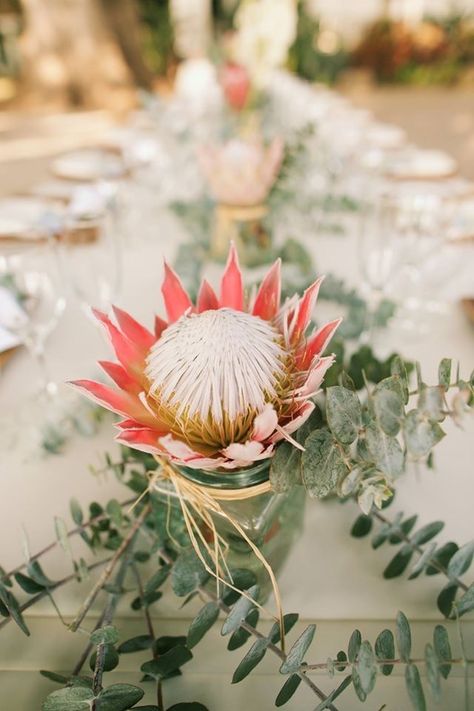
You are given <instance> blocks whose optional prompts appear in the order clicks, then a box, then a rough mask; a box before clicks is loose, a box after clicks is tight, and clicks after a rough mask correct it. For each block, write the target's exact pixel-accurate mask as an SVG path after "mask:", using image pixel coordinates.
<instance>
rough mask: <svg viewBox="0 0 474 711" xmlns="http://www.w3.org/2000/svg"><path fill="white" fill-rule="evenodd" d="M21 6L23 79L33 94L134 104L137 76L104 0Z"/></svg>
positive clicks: (37, 0) (37, 1) (41, 0)
mask: <svg viewBox="0 0 474 711" xmlns="http://www.w3.org/2000/svg"><path fill="white" fill-rule="evenodd" d="M121 4H122V0H116V5H121ZM22 6H23V11H24V18H25V31H24V34H23V36H22V41H21V46H22V55H23V72H22V74H23V78H24V82H25V86H26V88H27V90H28V91H29V94H30V95H32V94H33V96H35V98H39V99H40V100H42V101H43V102H44V101H58V100H59V101H61V102H62V103H66V104H73V105H89V106H91V105H92V106H110V105H114V106H117V105H118V107H120V105H122V106H123V102H124V100H125V101H127V100H128V101H129V100H130V96H131V89H132V87H133V76H132V72H131V71H130V70H129V68H128V67H127V63H126V61H125V60H124V53H122V51H121V49H120V47H119V46H118V43H117V41H116V38H115V36H114V32H113V30H111V28H110V27H109V26H108V21H107V17H106V15H105V13H104V12H103V7H102V5H101V2H100V1H99V0H22ZM129 29H130V31H131V32H132V33H133V27H131V28H129ZM38 95H39V96H38Z"/></svg>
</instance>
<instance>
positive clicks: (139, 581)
mask: <svg viewBox="0 0 474 711" xmlns="http://www.w3.org/2000/svg"><path fill="white" fill-rule="evenodd" d="M132 571H133V574H134V575H135V579H136V581H137V585H138V592H139V594H140V598H141V599H142V600H143V597H144V595H145V591H144V589H143V583H142V578H141V575H140V573H139V571H138V568H137V566H136V564H135V563H133V564H132ZM142 609H143V616H144V618H145V623H146V626H147V629H148V634H149V635H150V637H151V639H152V640H153V641H152V649H153V659H158V657H159V656H160V655H159V654H158V652H157V651H156V647H155V644H154V642H155V640H156V635H155V630H154V628H153V622H152V619H151V615H150V610H149V609H148V605H146V604H144V605H143V608H142ZM156 705H157V706H158V708H159V711H164V708H165V705H164V701H163V685H162V683H161V679H157V682H156Z"/></svg>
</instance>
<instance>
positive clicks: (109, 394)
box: [70, 380, 139, 417]
mask: <svg viewBox="0 0 474 711" xmlns="http://www.w3.org/2000/svg"><path fill="white" fill-rule="evenodd" d="M70 384H71V385H73V386H74V387H75V388H79V389H80V390H83V391H85V393H86V394H87V396H88V397H89V398H90V399H91V400H94V401H95V402H97V403H98V404H99V405H102V407H105V408H106V409H107V410H112V412H116V413H117V414H118V415H123V416H125V417H134V416H135V415H136V409H137V401H136V400H135V398H133V397H132V396H130V395H128V394H127V393H123V392H121V393H119V392H117V391H116V390H112V388H109V387H108V386H107V385H104V384H103V383H96V382H95V381H94V380H73V381H71V382H70ZM138 407H139V405H138Z"/></svg>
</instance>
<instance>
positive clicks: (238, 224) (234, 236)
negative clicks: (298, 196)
mask: <svg viewBox="0 0 474 711" xmlns="http://www.w3.org/2000/svg"><path fill="white" fill-rule="evenodd" d="M267 213H268V207H267V205H265V204H263V203H262V204H260V205H248V206H238V205H224V204H217V205H216V207H215V210H214V226H213V231H212V236H211V245H210V255H211V257H212V258H213V259H215V260H217V261H222V262H224V261H225V260H226V259H227V255H228V253H229V245H230V243H231V242H234V244H235V245H236V247H237V250H238V252H239V257H240V261H241V262H242V264H244V265H245V266H248V267H252V266H257V265H259V264H264V263H266V262H267V261H268V259H269V258H270V250H271V237H270V234H269V233H268V231H267V230H266V228H265V226H264V223H263V220H264V218H265V216H266V215H267Z"/></svg>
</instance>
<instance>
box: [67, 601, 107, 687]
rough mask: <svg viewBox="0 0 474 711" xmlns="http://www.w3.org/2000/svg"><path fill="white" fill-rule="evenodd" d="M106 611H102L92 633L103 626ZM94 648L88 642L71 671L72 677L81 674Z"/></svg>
mask: <svg viewBox="0 0 474 711" xmlns="http://www.w3.org/2000/svg"><path fill="white" fill-rule="evenodd" d="M105 613H106V609H104V610H102V612H101V614H100V617H99V619H98V620H97V622H96V624H95V626H94V629H93V632H95V631H96V630H98V629H99V627H102V625H103V624H104V617H105ZM93 648H94V645H93V643H92V642H88V643H87V645H86V647H85V649H84V651H83V652H82V654H81V656H80V657H79V659H78V661H77V663H76V665H75V667H74V669H73V670H72V676H78V675H79V674H80V673H81V670H82V667H83V666H84V664H85V663H86V661H87V659H88V658H89V655H90V653H91V652H92V649H93Z"/></svg>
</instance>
